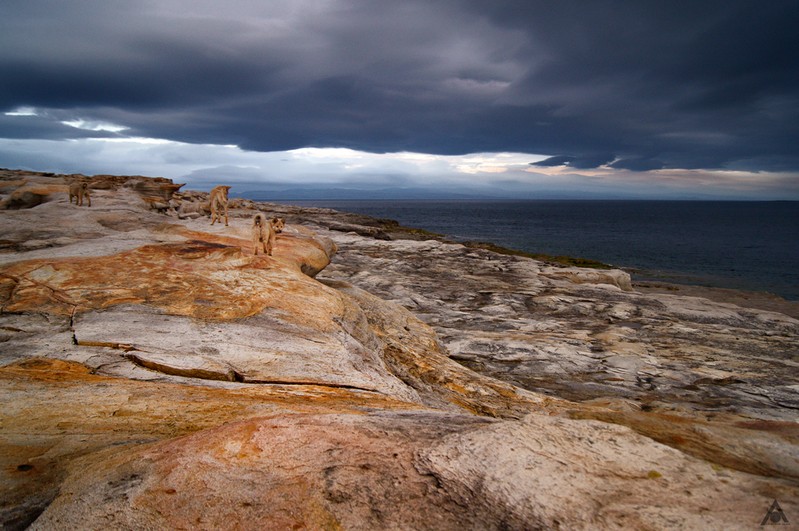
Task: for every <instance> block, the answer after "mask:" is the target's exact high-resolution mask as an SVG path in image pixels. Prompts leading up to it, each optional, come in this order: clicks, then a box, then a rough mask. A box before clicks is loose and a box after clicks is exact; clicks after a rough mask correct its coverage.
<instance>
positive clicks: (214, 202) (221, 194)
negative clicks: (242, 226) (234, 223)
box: [210, 186, 230, 227]
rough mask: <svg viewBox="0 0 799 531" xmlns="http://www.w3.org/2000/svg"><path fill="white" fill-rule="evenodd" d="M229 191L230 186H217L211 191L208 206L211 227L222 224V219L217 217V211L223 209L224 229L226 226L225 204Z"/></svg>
mask: <svg viewBox="0 0 799 531" xmlns="http://www.w3.org/2000/svg"><path fill="white" fill-rule="evenodd" d="M228 190H230V186H217V187H215V188H214V189H213V190H211V198H210V205H211V225H213V224H214V223H216V222H217V221H219V222H220V223H222V217H221V216H220V215H219V209H220V208H224V209H225V227H227V226H228V224H227V204H228V198H227V193H228Z"/></svg>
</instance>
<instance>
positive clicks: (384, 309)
mask: <svg viewBox="0 0 799 531" xmlns="http://www.w3.org/2000/svg"><path fill="white" fill-rule="evenodd" d="M91 179H92V182H93V190H94V191H93V201H92V204H93V206H92V208H91V209H78V208H74V205H73V206H70V205H69V204H68V202H67V196H66V188H65V182H66V179H65V176H58V175H52V174H39V173H32V172H13V171H8V170H0V193H2V194H4V196H6V197H9V196H11V195H13V194H14V193H17V192H18V191H19V190H20V189H22V188H25V187H27V188H28V189H30V188H31V187H33V188H36V189H41V190H44V189H47V190H50V191H48V192H47V194H45V195H43V197H45V198H46V200H45V201H44V202H42V203H41V204H39V205H37V206H33V207H32V208H28V209H21V210H4V211H2V213H1V214H0V224H2V228H3V236H2V239H0V251H1V252H0V345H2V349H0V393H2V396H3V397H4V399H3V401H2V403H1V404H0V521H2V522H3V525H4V527H8V528H25V527H26V526H27V525H28V524H31V523H32V528H34V529H52V528H69V527H79V528H100V527H102V528H108V527H112V528H175V527H191V528H200V529H204V528H219V527H233V528H263V527H270V526H271V527H273V528H281V529H282V528H288V527H295V528H301V527H303V526H305V527H308V528H327V527H330V528H336V527H344V528H348V529H350V528H351V529H374V528H393V529H400V528H401V529H454V528H458V529H461V528H464V527H466V528H474V529H478V528H479V529H500V528H501V529H508V528H511V529H516V528H518V529H527V528H536V527H539V528H544V527H546V528H548V527H564V528H566V527H568V528H577V529H581V528H582V529H589V528H590V529H595V528H617V527H636V528H638V527H640V528H647V527H649V528H658V529H661V528H685V527H702V528H705V527H707V528H719V529H721V528H724V529H728V528H735V527H741V526H744V527H749V526H750V523H751V522H754V524H753V525H757V523H759V522H760V521H761V520H762V518H763V515H764V514H765V513H766V511H767V509H768V507H769V506H770V504H771V503H772V502H773V500H775V499H777V500H779V501H780V504H781V506H782V507H783V509H784V510H785V511H786V513H787V514H789V515H790V514H799V507H797V505H796V501H795V500H796V499H797V481H798V480H799V457H798V455H799V454H798V452H797V448H799V432H797V427H796V426H797V425H796V422H795V410H796V407H799V404H798V403H797V396H799V382H798V381H797V375H796V372H795V371H794V370H793V369H794V367H793V361H792V360H793V357H794V356H793V355H794V354H795V349H796V344H797V337H798V336H799V321H796V320H795V319H792V318H790V317H788V316H787V315H784V314H780V313H775V312H770V311H763V310H760V309H756V308H751V307H745V306H734V305H730V304H719V303H714V302H711V301H709V300H705V299H699V298H691V297H681V296H674V295H665V296H664V295H662V294H651V293H646V292H639V291H635V290H632V291H630V290H629V287H630V286H628V285H627V282H628V281H629V277H628V276H626V273H623V272H615V271H610V272H599V273H597V272H596V271H592V270H584V269H579V268H560V267H553V266H552V265H548V264H543V263H541V262H538V261H535V260H531V259H528V258H522V257H514V256H508V255H501V254H497V253H494V252H491V251H490V250H487V249H481V248H470V247H465V246H463V245H460V244H456V243H453V242H444V241H440V240H436V239H430V235H429V234H425V233H424V232H423V231H406V230H404V229H402V228H401V227H399V226H398V225H397V224H396V223H391V222H388V221H386V220H371V219H368V218H365V217H363V216H357V215H351V214H342V213H336V212H334V211H330V210H325V209H301V208H299V207H292V206H287V205H276V204H271V203H255V202H252V201H249V200H236V202H235V204H234V205H235V208H233V209H232V210H231V212H230V214H231V215H230V226H223V225H221V224H220V225H214V226H211V225H210V224H209V222H208V220H207V219H206V218H204V217H200V218H196V219H190V217H186V216H182V217H183V218H185V219H180V218H181V216H179V215H178V214H177V212H172V214H173V215H172V216H170V217H167V216H164V215H162V214H160V213H158V212H156V211H154V210H152V209H151V208H150V205H152V204H162V203H163V204H164V205H167V212H171V211H172V209H175V208H177V209H178V211H179V210H180V208H181V205H183V204H184V203H186V202H188V201H204V200H205V198H206V196H207V194H204V193H200V192H192V191H185V192H180V191H179V188H180V185H174V184H172V183H171V181H168V180H164V179H153V180H148V179H146V178H143V177H137V176H134V177H120V176H93V177H91ZM254 211H262V212H265V213H266V214H267V215H268V216H270V217H271V216H281V217H284V218H286V220H287V222H288V225H287V227H286V230H285V231H284V233H283V234H280V235H278V238H277V242H276V247H275V253H274V256H272V257H265V256H254V255H253V253H252V251H253V250H252V249H251V247H250V245H251V243H250V237H249V230H250V229H249V227H250V219H251V217H252V215H253V212H254ZM336 229H339V230H336ZM342 230H343V231H344V232H342ZM331 260H332V262H331ZM317 275H318V280H316V279H315V278H313V277H314V276H317ZM789 517H790V516H789Z"/></svg>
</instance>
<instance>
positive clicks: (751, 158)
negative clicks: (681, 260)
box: [0, 0, 799, 171]
mask: <svg viewBox="0 0 799 531" xmlns="http://www.w3.org/2000/svg"><path fill="white" fill-rule="evenodd" d="M2 9H3V16H2V18H0V78H2V79H3V83H1V84H0V112H6V111H11V110H14V109H16V108H19V107H22V106H26V107H35V108H37V109H45V110H49V112H53V113H57V112H72V113H74V114H76V115H77V114H80V115H81V116H82V117H83V118H85V119H92V120H98V121H107V122H109V123H117V124H120V125H124V126H127V127H129V128H130V129H129V131H128V133H130V134H137V135H142V136H151V137H158V138H168V139H173V140H181V141H187V142H196V143H221V144H238V145H240V146H241V147H242V148H245V149H250V150H260V151H272V150H284V149H291V148H297V147H303V146H317V147H326V146H334V147H350V148H354V149H360V150H367V151H374V152H383V151H401V150H407V151H418V152H427V153H438V154H463V153H471V152H481V151H518V152H527V153H535V154H544V155H550V156H551V157H552V158H550V159H548V160H547V161H545V162H544V163H539V165H541V166H545V165H554V164H555V163H556V162H557V161H562V162H563V163H568V165H569V166H571V167H574V168H592V167H596V166H599V165H603V164H610V165H611V166H612V167H615V168H620V169H631V170H646V169H658V168H730V169H738V168H747V169H755V170H781V171H785V170H791V171H795V170H797V169H799V153H797V150H796V146H797V145H799V59H798V57H799V56H798V55H797V50H799V31H797V30H796V28H797V27H799V10H797V9H796V4H795V2H794V1H781V0H770V1H769V2H752V1H749V0H726V1H723V2H713V1H702V2H685V3H676V2H661V1H654V0H653V1H642V0H637V1H600V0H598V1H595V2H582V1H559V2H550V1H546V2H544V1H540V2H536V1H527V0H524V1H522V0H516V1H513V0H505V1H502V0H497V1H493V2H484V1H482V0H479V1H478V0H462V1H459V0H441V1H427V0H425V1H421V0H420V1H412V0H410V1H404V2H394V1H383V2H381V1H372V0H369V1H366V0H330V1H327V2H318V1H302V0H294V1H286V2H277V1H276V2H244V1H231V2H225V3H219V2H212V1H210V0H206V1H192V2H188V1H185V2H181V1H177V0H159V1H153V2H122V1H116V2H114V1H103V2H99V1H98V2H63V1H60V0H51V1H44V0H25V1H22V0H6V1H5V2H4V3H3V8H2ZM17 123H19V124H21V123H22V122H21V121H19V122H17ZM9 126H10V127H11V128H12V129H13V128H14V127H15V126H14V124H11V123H10V122H8V121H7V120H6V121H4V122H3V123H0V128H3V129H0V134H2V135H3V136H9V135H10V136H12V137H14V136H19V135H20V134H22V133H20V131H25V132H24V135H35V134H36V128H37V127H40V128H41V129H42V133H41V134H42V137H45V138H51V137H53V135H55V136H57V134H58V131H57V130H54V129H48V128H47V127H45V126H44V125H43V124H42V123H39V125H36V124H29V125H19V128H20V129H17V130H16V131H17V133H16V134H15V133H14V131H10V130H9V129H8V127H9ZM59 127H60V128H61V129H63V127H62V126H59ZM26 128H27V129H26ZM57 129H58V128H57ZM65 130H66V129H65ZM69 134H72V135H76V134H82V133H80V132H79V131H70V132H69Z"/></svg>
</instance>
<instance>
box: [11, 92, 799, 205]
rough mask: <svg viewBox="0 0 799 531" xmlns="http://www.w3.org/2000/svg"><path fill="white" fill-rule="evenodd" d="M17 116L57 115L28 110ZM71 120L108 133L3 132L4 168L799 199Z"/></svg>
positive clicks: (672, 178)
mask: <svg viewBox="0 0 799 531" xmlns="http://www.w3.org/2000/svg"><path fill="white" fill-rule="evenodd" d="M4 114H6V115H9V116H15V117H19V116H37V117H45V118H50V119H53V118H54V117H53V116H50V114H49V113H48V112H47V111H40V110H38V109H34V108H30V107H19V108H17V109H14V110H12V111H8V112H6V113H4ZM53 121H54V122H58V123H60V124H62V125H67V126H70V127H75V128H78V129H81V130H85V131H96V132H102V133H106V134H108V135H109V136H106V137H90V138H74V139H69V140H45V139H9V138H0V166H2V167H8V168H20V169H30V170H35V171H52V172H56V173H83V174H86V175H93V174H103V173H107V174H117V175H150V176H160V177H167V178H170V179H172V180H174V181H175V182H179V183H185V184H186V189H199V190H209V189H210V188H212V187H213V186H216V185H217V184H220V183H226V184H230V185H232V186H234V190H236V191H238V192H240V193H243V192H248V191H258V190H281V189H283V190H285V189H291V188H294V187H305V188H306V189H308V188H314V187H316V188H318V189H320V190H325V189H327V188H340V189H346V190H353V191H357V190H380V189H388V188H392V189H406V190H411V189H414V190H416V192H415V195H414V197H418V194H419V190H429V191H431V192H439V193H441V192H443V193H454V194H456V195H457V194H471V195H476V196H482V197H497V198H518V199H523V198H583V197H584V198H592V197H596V198H641V199H646V198H649V199H660V198H665V199H707V198H718V199H799V176H796V175H793V174H779V173H767V172H760V173H756V172H730V171H720V170H716V171H707V170H705V171H698V170H693V171H691V170H658V171H648V172H636V171H627V170H618V169H613V168H610V167H607V166H604V167H599V168H595V169H590V170H586V169H578V168H572V167H569V166H551V167H548V166H531V163H535V162H538V161H541V160H545V159H547V158H549V157H548V156H544V155H536V154H528V153H512V152H505V153H472V154H468V155H435V154H426V153H414V152H396V153H369V152H364V151H357V150H353V149H348V148H323V147H306V148H299V149H294V150H290V151H279V152H258V151H244V150H242V149H240V148H239V147H238V146H235V145H221V144H189V143H184V142H178V141H174V140H167V139H163V138H148V137H131V136H126V135H125V133H124V131H126V130H128V129H129V128H127V127H125V126H120V125H116V124H113V123H109V122H103V121H97V120H85V119H80V118H76V119H63V118H62V119H54V120H53Z"/></svg>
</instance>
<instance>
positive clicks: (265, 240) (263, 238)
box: [252, 213, 275, 256]
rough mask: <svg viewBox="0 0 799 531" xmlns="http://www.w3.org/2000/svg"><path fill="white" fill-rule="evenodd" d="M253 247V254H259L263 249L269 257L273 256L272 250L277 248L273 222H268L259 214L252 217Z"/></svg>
mask: <svg viewBox="0 0 799 531" xmlns="http://www.w3.org/2000/svg"><path fill="white" fill-rule="evenodd" d="M252 246H253V254H258V250H259V249H261V250H263V252H264V253H265V254H267V255H269V256H272V249H273V248H274V246H275V229H274V227H273V225H272V222H271V221H270V222H267V221H266V216H264V215H263V214H261V213H258V214H256V215H254V216H253V217H252Z"/></svg>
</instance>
